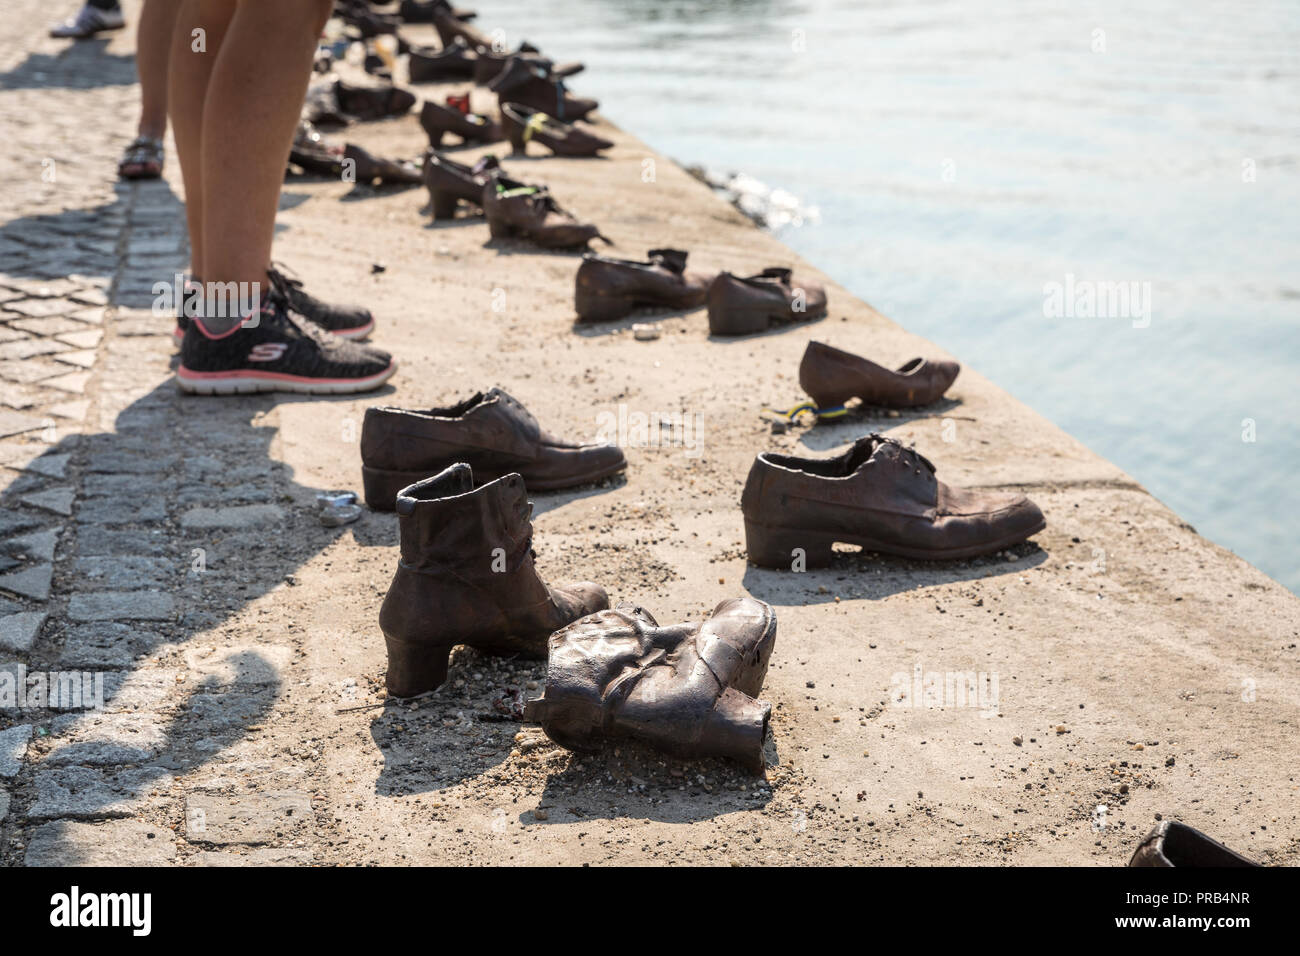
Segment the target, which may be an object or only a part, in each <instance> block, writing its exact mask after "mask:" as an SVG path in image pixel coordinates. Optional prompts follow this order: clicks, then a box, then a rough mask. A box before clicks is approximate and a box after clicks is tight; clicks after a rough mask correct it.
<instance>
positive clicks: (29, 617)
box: [0, 611, 48, 653]
mask: <svg viewBox="0 0 1300 956" xmlns="http://www.w3.org/2000/svg"><path fill="white" fill-rule="evenodd" d="M46 617H48V615H47V614H46V613H45V612H44V611H23V612H21V613H19V614H6V615H5V616H4V617H0V648H4V649H5V650H9V651H22V652H23V653H26V652H27V651H30V650H31V649H32V644H34V643H35V642H36V635H38V634H39V633H40V632H41V625H42V624H44V623H45V618H46Z"/></svg>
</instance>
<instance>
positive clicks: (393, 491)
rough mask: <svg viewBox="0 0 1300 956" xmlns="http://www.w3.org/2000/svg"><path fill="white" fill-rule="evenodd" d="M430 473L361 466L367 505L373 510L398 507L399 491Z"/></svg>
mask: <svg viewBox="0 0 1300 956" xmlns="http://www.w3.org/2000/svg"><path fill="white" fill-rule="evenodd" d="M427 477H429V476H428V475H424V474H420V473H418V472H411V471H385V470H384V469H382V468H371V467H370V466H369V465H362V466H361V487H362V490H363V491H364V493H365V496H366V505H367V506H368V507H369V508H370V509H371V510H373V511H392V510H393V509H394V508H395V507H397V493H398V492H399V491H401V490H402V489H403V488H405V487H406V486H407V485H413V484H415V483H416V482H417V481H419V480H421V479H422V478H427Z"/></svg>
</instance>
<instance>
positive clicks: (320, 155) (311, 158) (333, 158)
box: [289, 120, 344, 176]
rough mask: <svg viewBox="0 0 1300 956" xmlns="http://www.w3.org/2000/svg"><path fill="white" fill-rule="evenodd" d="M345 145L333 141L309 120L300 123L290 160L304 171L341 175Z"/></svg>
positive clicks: (291, 149) (294, 138) (294, 137)
mask: <svg viewBox="0 0 1300 956" xmlns="http://www.w3.org/2000/svg"><path fill="white" fill-rule="evenodd" d="M343 153H344V147H343V146H340V145H338V144H337V143H331V142H330V141H329V140H327V139H326V138H325V137H324V136H323V135H321V132H320V130H318V129H317V128H316V127H315V126H313V125H312V124H311V123H309V122H307V120H302V121H301V122H299V123H298V129H297V131H296V132H295V133H294V136H293V145H292V146H291V147H290V148H289V162H290V163H292V164H293V165H295V166H297V167H298V168H299V169H301V170H302V171H303V172H306V173H316V174H318V175H320V176H339V175H341V174H342V172H343Z"/></svg>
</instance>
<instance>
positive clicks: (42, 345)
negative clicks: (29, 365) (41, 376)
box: [0, 338, 72, 362]
mask: <svg viewBox="0 0 1300 956" xmlns="http://www.w3.org/2000/svg"><path fill="white" fill-rule="evenodd" d="M71 350H72V346H71V345H68V344H67V343H66V342H56V341H55V340H54V339H43V338H24V339H10V340H9V341H7V342H5V343H3V344H0V362H7V361H10V360H13V359H25V358H31V357H32V356H33V355H52V354H54V353H56V352H69V351H71Z"/></svg>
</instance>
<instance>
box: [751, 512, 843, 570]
mask: <svg viewBox="0 0 1300 956" xmlns="http://www.w3.org/2000/svg"><path fill="white" fill-rule="evenodd" d="M834 545H835V536H834V535H829V534H826V533H825V532H821V531H800V530H798V529H796V528H769V527H766V526H765V525H761V524H756V523H755V522H753V521H749V520H748V519H746V521H745V549H746V550H747V551H748V552H749V560H750V561H753V562H754V563H755V564H757V565H759V566H761V567H764V568H780V569H782V570H786V571H802V570H803V569H805V568H824V567H826V566H827V565H828V564H830V563H831V553H832V552H833V550H834Z"/></svg>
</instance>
